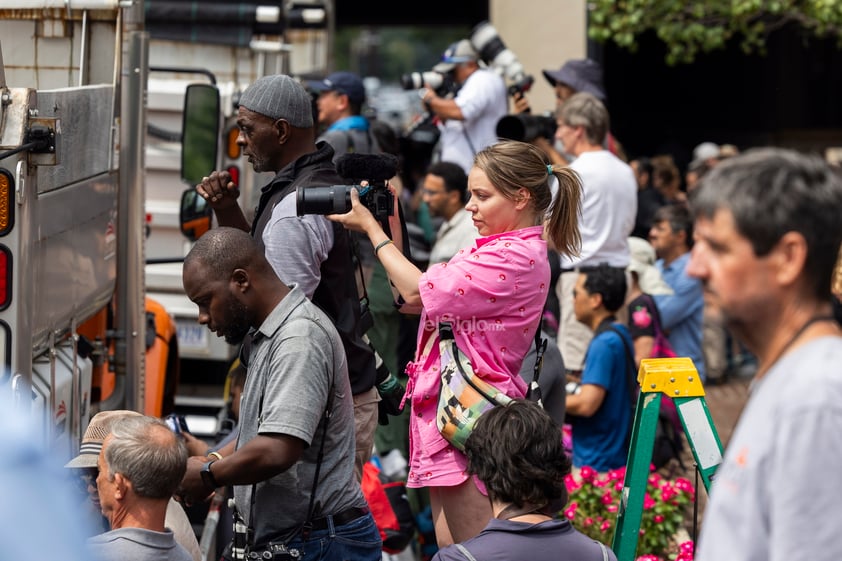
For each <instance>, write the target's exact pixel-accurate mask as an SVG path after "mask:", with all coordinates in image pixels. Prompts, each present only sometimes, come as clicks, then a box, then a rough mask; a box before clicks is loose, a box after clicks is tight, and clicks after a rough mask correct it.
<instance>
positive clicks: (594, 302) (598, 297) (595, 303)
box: [588, 292, 603, 310]
mask: <svg viewBox="0 0 842 561" xmlns="http://www.w3.org/2000/svg"><path fill="white" fill-rule="evenodd" d="M588 298H589V299H590V301H591V306H592V307H593V309H594V310H598V309H600V308H602V307H603V302H602V294H600V293H599V292H593V293H591V294H588Z"/></svg>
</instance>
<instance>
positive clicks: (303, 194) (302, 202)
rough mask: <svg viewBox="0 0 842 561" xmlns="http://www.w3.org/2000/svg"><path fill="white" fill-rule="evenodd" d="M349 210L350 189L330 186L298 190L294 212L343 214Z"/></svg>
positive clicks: (300, 213)
mask: <svg viewBox="0 0 842 561" xmlns="http://www.w3.org/2000/svg"><path fill="white" fill-rule="evenodd" d="M349 210H351V187H350V186H348V185H331V186H329V187H307V188H300V187H299V188H298V190H297V192H296V198H295V211H296V213H297V214H298V216H304V215H305V214H345V213H346V212H348V211H349Z"/></svg>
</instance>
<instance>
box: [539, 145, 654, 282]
mask: <svg viewBox="0 0 842 561" xmlns="http://www.w3.org/2000/svg"><path fill="white" fill-rule="evenodd" d="M570 169H572V170H574V171H576V172H577V173H578V174H579V177H580V178H581V180H582V190H583V198H582V215H581V216H580V217H579V231H580V232H581V234H582V252H581V254H580V255H579V257H575V258H570V257H567V256H562V257H561V267H562V269H572V268H573V267H592V266H596V265H599V264H600V263H603V262H606V263H608V264H609V265H611V266H612V267H626V266H627V265H628V264H629V258H630V257H629V242H628V237H629V236H630V235H631V231H632V229H634V219H635V216H636V215H637V181H636V180H635V178H634V172H633V171H632V169H631V167H630V166H629V165H628V164H627V163H625V162H623V161H622V160H621V159H619V158H618V157H617V156H615V155H614V154H612V153H611V152H609V151H607V150H598V151H596V152H584V153H582V154H580V155H579V156H578V157H577V158H576V159H575V160H573V163H571V164H570ZM552 184H553V196H555V191H557V190H558V184H557V182H555V181H554V182H552Z"/></svg>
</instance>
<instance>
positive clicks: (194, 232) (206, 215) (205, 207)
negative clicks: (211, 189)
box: [178, 187, 213, 242]
mask: <svg viewBox="0 0 842 561" xmlns="http://www.w3.org/2000/svg"><path fill="white" fill-rule="evenodd" d="M212 213H213V211H212V210H211V207H210V205H209V204H208V202H207V201H206V200H205V199H203V198H202V197H200V196H199V193H197V192H196V189H194V188H192V187H191V188H190V189H185V190H184V193H182V194H181V209H180V210H179V216H178V218H179V223H180V224H181V233H182V234H184V237H185V238H187V239H188V240H190V241H191V242H195V241H196V240H198V239H199V238H201V237H202V235H203V234H204V233H205V232H207V231H208V230H210V227H211V214H212Z"/></svg>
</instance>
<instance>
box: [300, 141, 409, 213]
mask: <svg viewBox="0 0 842 561" xmlns="http://www.w3.org/2000/svg"><path fill="white" fill-rule="evenodd" d="M397 172H398V159H397V158H396V157H395V156H393V155H391V154H386V153H383V154H357V153H349V154H343V155H342V156H340V157H339V158H337V160H336V173H338V174H339V176H340V177H342V179H347V180H348V181H349V183H352V184H351V185H328V186H327V187H299V188H298V189H297V191H296V195H295V209H296V214H298V216H303V215H305V214H345V213H346V212H348V211H350V210H351V189H356V190H357V192H358V193H359V195H360V203H361V204H363V205H364V206H365V207H366V208H367V209H368V210H369V211H370V212H371V214H373V215H374V218H376V219H377V221H378V222H380V223H381V224H384V229H385V228H387V227H388V226H387V225H388V223H389V216H391V215H392V213H393V212H394V210H395V198H394V196H392V193H391V191H389V188H388V183H389V180H390V179H391V178H393V177H394V176H395V175H396V174H397ZM363 182H365V183H367V184H368V185H366V186H365V187H363V186H361V185H360V184H361V183H363Z"/></svg>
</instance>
